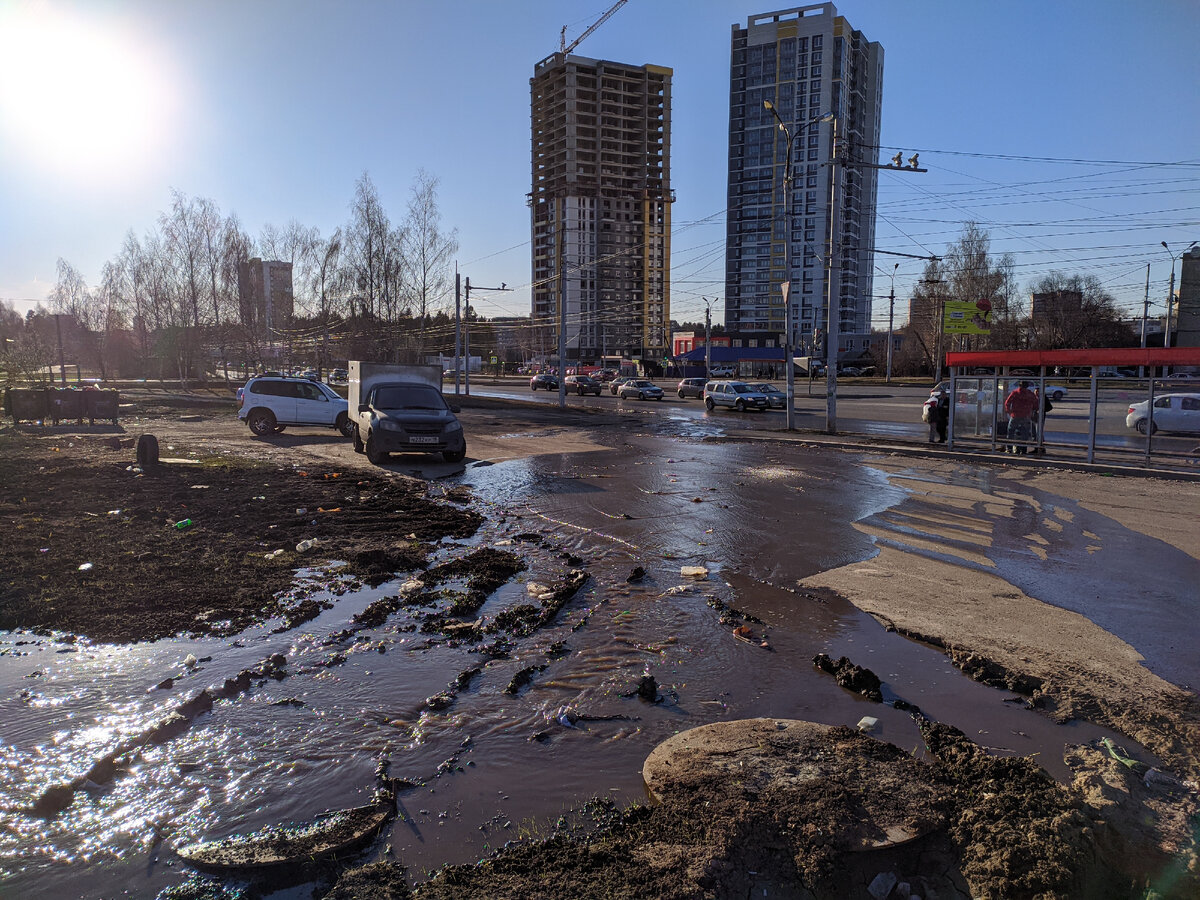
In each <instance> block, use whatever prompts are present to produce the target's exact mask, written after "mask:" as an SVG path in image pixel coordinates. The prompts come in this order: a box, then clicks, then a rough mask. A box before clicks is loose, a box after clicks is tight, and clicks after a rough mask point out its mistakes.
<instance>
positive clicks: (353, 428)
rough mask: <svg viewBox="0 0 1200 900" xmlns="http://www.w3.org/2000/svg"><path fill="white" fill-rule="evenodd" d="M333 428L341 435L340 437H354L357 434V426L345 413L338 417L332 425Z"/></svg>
mask: <svg viewBox="0 0 1200 900" xmlns="http://www.w3.org/2000/svg"><path fill="white" fill-rule="evenodd" d="M333 427H334V428H336V429H337V430H338V431H339V432H340V433H341V435H342V437H354V435H356V434H358V426H357V425H355V424H354V422H353V421H352V420H351V419H350V417H349V416H348V415H346V414H345V413H340V414H339V415H338V417H337V421H336V422H334V423H333Z"/></svg>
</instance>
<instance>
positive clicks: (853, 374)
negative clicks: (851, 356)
mask: <svg viewBox="0 0 1200 900" xmlns="http://www.w3.org/2000/svg"><path fill="white" fill-rule="evenodd" d="M861 374H862V369H860V368H858V366H841V367H840V368H839V369H838V375H840V376H842V377H845V378H857V377H858V376H859V375H861Z"/></svg>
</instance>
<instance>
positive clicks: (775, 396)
mask: <svg viewBox="0 0 1200 900" xmlns="http://www.w3.org/2000/svg"><path fill="white" fill-rule="evenodd" d="M750 390H752V391H757V392H758V393H760V394H762V395H763V396H764V397H766V398H767V408H768V409H783V408H784V407H786V406H787V394H785V393H784V392H783V391H781V390H780V389H779V388H777V387H775V385H773V384H767V383H766V382H763V383H762V384H752V385H750Z"/></svg>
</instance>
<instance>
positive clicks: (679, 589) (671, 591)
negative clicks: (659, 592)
mask: <svg viewBox="0 0 1200 900" xmlns="http://www.w3.org/2000/svg"><path fill="white" fill-rule="evenodd" d="M690 590H691V587H690V586H689V585H686V584H677V585H675V587H670V588H667V589H666V590H665V591H663V594H665V595H668V596H674V595H676V594H686V593H687V592H688V591H690Z"/></svg>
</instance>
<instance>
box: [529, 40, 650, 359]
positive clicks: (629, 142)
mask: <svg viewBox="0 0 1200 900" xmlns="http://www.w3.org/2000/svg"><path fill="white" fill-rule="evenodd" d="M529 85H530V94H531V101H532V117H531V118H532V123H531V124H532V150H533V153H532V161H533V182H532V186H533V189H532V191H531V192H530V195H529V205H530V209H531V227H532V245H533V260H532V263H533V296H532V314H533V321H534V323H535V324H537V325H538V326H539V327H541V328H542V329H543V330H544V331H545V332H546V334H547V338H548V339H547V341H546V343H547V346H548V347H549V348H551V349H552V350H553V349H554V348H557V346H558V330H559V309H560V304H562V308H563V309H564V310H565V314H566V328H565V335H566V348H567V349H566V356H567V358H568V359H571V360H582V361H587V362H591V361H596V360H600V359H602V358H604V357H612V356H614V355H624V356H626V357H629V358H643V359H647V360H661V359H662V358H663V356H664V355H665V353H666V351H667V336H668V330H669V323H670V318H671V314H670V311H671V300H670V288H671V286H670V267H671V202H672V201H673V200H674V197H673V195H672V192H671V163H670V158H671V70H670V69H667V68H663V67H662V66H653V65H644V66H632V65H626V64H624V63H616V62H610V61H607V60H598V59H587V58H585V57H581V56H574V55H571V54H563V53H555V54H553V55H551V56H548V57H547V58H546V59H544V60H542V61H541V62H539V63H538V64H537V66H536V67H535V68H534V75H533V78H531V79H530V81H529ZM555 353H556V351H555ZM556 355H557V354H556Z"/></svg>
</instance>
